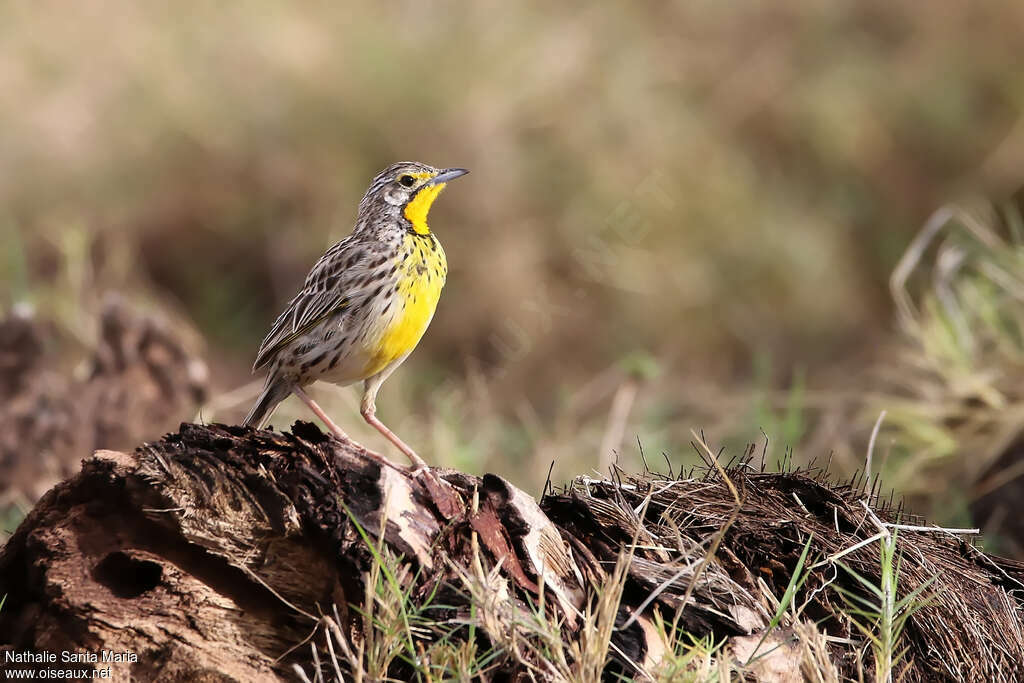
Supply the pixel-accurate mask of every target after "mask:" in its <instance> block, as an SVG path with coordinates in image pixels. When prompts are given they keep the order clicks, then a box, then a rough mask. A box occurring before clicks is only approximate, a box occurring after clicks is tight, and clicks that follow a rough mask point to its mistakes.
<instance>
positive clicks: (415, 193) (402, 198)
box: [359, 161, 469, 235]
mask: <svg viewBox="0 0 1024 683" xmlns="http://www.w3.org/2000/svg"><path fill="white" fill-rule="evenodd" d="M467 173H469V171H467V170H466V169H464V168H434V167H433V166H428V165H426V164H421V163H419V162H418V161H402V162H399V163H397V164H392V165H391V166H388V167H387V168H386V169H384V170H383V171H381V172H380V173H378V174H377V176H376V177H375V178H374V179H373V182H372V183H370V189H368V190H367V191H366V194H365V195H364V196H363V200H362V201H361V202H360V203H359V214H360V216H366V215H372V214H374V213H378V211H380V210H381V209H388V208H390V210H389V211H387V213H397V214H398V215H399V216H400V217H401V218H402V219H404V220H405V221H406V222H407V223H408V226H407V227H408V229H409V230H410V231H412V232H415V233H416V234H418V235H429V234H430V227H429V226H428V225H427V214H428V213H429V212H430V207H431V205H432V204H433V203H434V200H435V199H437V196H438V195H439V194H441V191H442V190H444V188H445V185H447V184H448V181H450V180H454V179H455V178H458V177H459V176H463V175H466V174H467Z"/></svg>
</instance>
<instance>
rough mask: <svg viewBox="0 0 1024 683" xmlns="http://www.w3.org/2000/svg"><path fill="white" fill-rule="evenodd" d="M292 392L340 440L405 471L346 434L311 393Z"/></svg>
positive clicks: (376, 459) (387, 465) (298, 389)
mask: <svg viewBox="0 0 1024 683" xmlns="http://www.w3.org/2000/svg"><path fill="white" fill-rule="evenodd" d="M292 392H294V393H295V395H296V396H298V397H299V398H300V399H302V402H303V403H305V404H306V405H307V406H309V409H310V410H312V411H313V414H314V415H316V416H317V417H319V418H320V419H321V420H322V421H323V423H324V424H325V425H327V429H329V430H331V433H332V434H334V436H335V437H336V438H337V439H338V440H339V441H341V442H342V443H346V444H349V445H351V446H355V447H356V448H359V449H360V450H361V451H363V453H365V454H366V455H367V457H369V458H370V459H371V460H374V461H376V462H377V463H378V464H380V465H384V466H386V467H390V468H392V469H394V470H398V471H399V472H402V473H404V470H403V469H402V468H401V467H399V466H398V465H396V464H395V463H393V462H391V461H390V460H388V459H387V458H385V457H384V456H383V455H381V454H380V453H375V452H373V451H371V450H370V449H368V448H366V447H365V446H363V445H362V444H359V443H356V442H355V441H354V440H353V439H352V438H351V437H350V436H349V435H348V434H346V433H345V432H344V431H343V430H342V428H341V427H339V426H338V425H336V424H334V420H332V419H331V418H329V417H328V416H327V413H325V412H324V409H323V408H321V407H320V406H319V405H317V402H316V401H314V400H313V399H312V398H310V396H309V394H307V393H306V392H305V391H303V389H302V388H301V387H295V388H293V389H292Z"/></svg>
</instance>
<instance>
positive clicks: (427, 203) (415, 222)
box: [405, 183, 447, 235]
mask: <svg viewBox="0 0 1024 683" xmlns="http://www.w3.org/2000/svg"><path fill="white" fill-rule="evenodd" d="M446 184H447V183H438V184H437V185H427V186H426V187H424V188H423V189H421V190H420V191H419V192H417V193H416V195H415V196H414V197H413V198H412V199H411V200H409V203H408V204H406V205H405V217H406V218H407V219H408V220H409V222H410V223H412V229H413V230H414V231H415V232H416V234H417V235H429V234H430V226H429V225H427V214H428V213H430V207H431V205H432V204H433V203H434V200H435V199H437V196H438V195H439V194H441V190H443V189H444V187H445V185H446Z"/></svg>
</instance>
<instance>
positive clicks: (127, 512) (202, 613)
mask: <svg viewBox="0 0 1024 683" xmlns="http://www.w3.org/2000/svg"><path fill="white" fill-rule="evenodd" d="M723 476H724V477H728V479H729V482H726V481H725V479H724V478H723ZM820 479H821V478H820V476H819V478H817V479H816V478H815V477H813V476H810V475H808V474H806V473H805V474H798V473H788V474H769V473H762V472H760V471H756V470H754V469H752V468H751V467H750V466H749V463H747V464H743V465H739V466H735V467H732V468H730V469H728V470H727V471H725V472H719V471H718V470H716V469H710V470H709V472H708V473H707V474H706V475H703V476H698V477H690V478H681V479H674V478H666V477H661V476H657V475H653V474H649V473H648V474H644V475H642V476H636V477H631V478H628V479H625V480H624V481H595V480H589V479H585V478H578V479H576V480H574V481H573V482H572V483H570V484H569V485H568V486H567V487H565V489H564V490H559V491H554V492H552V493H549V494H548V495H546V496H545V497H544V498H543V499H542V500H541V501H540V502H539V503H538V502H537V501H535V500H534V499H533V498H532V497H530V496H529V495H527V494H525V493H524V492H522V491H520V490H518V489H516V488H515V487H514V486H512V485H511V484H510V483H509V482H507V481H506V480H504V479H502V478H500V477H498V476H494V475H487V476H484V477H482V478H478V477H474V476H470V475H466V474H463V473H460V472H455V471H448V470H431V471H430V472H429V473H426V474H423V475H420V476H418V477H408V476H405V475H403V474H401V473H399V472H397V471H395V470H393V469H391V468H386V467H385V468H381V467H380V466H378V465H377V464H376V463H375V462H374V461H372V460H370V459H368V458H366V457H365V456H364V455H363V454H362V453H361V452H360V451H359V450H357V449H354V448H351V447H347V446H345V445H342V444H340V443H339V442H338V441H336V440H334V439H333V438H329V437H328V436H326V435H324V434H322V433H321V432H320V431H319V430H318V429H317V428H316V427H314V426H312V425H309V424H306V423H296V425H295V426H294V427H293V430H292V432H291V433H275V432H270V431H255V430H252V429H249V428H242V427H226V426H221V425H208V426H201V425H192V424H183V425H182V426H181V428H180V431H179V432H178V433H177V434H173V435H170V436H167V437H166V438H164V439H163V440H162V441H159V442H155V443H150V444H147V445H145V446H143V447H141V448H139V449H138V450H136V451H135V452H134V453H131V454H126V453H120V452H115V451H100V452H97V453H96V454H95V455H94V456H93V457H92V458H90V459H88V460H86V461H85V462H84V464H83V467H82V470H81V472H80V473H79V474H77V475H76V476H75V477H73V478H72V479H70V480H68V481H65V482H63V483H61V484H59V485H57V486H56V487H55V488H54V489H52V490H51V491H49V492H48V493H47V494H46V495H45V496H44V497H43V498H42V499H41V500H40V502H39V504H38V505H37V506H36V507H35V509H34V510H33V511H32V512H31V513H30V515H29V516H28V517H27V518H26V519H25V520H24V522H23V523H22V525H21V526H20V527H19V529H18V530H17V532H16V533H15V534H14V536H13V537H12V538H11V540H10V541H9V543H8V544H7V545H6V546H5V547H4V548H3V550H2V551H0V593H7V594H8V596H7V603H6V605H5V606H4V607H3V609H2V610H0V644H4V645H5V647H6V648H8V649H10V650H12V651H25V650H40V649H50V650H55V651H61V650H83V651H99V650H102V649H108V650H114V651H126V650H127V651H130V652H132V653H133V654H134V655H136V656H137V658H138V661H137V662H125V663H118V664H114V671H115V679H116V678H117V677H118V675H122V674H129V673H130V674H131V675H132V676H133V680H143V681H145V680H238V681H261V680H279V679H286V680H287V679H292V678H294V677H295V673H294V671H295V669H294V668H293V665H298V666H299V667H301V668H303V670H305V671H312V670H313V667H314V666H315V662H314V659H313V652H314V649H315V650H316V651H317V652H319V654H318V655H317V658H318V659H319V661H320V662H321V663H323V662H326V661H330V660H329V658H328V655H329V653H328V652H327V651H326V650H325V649H324V643H325V640H324V629H325V628H328V627H329V626H330V625H331V623H333V622H331V621H328V620H326V619H324V617H325V616H331V617H332V618H333V615H335V614H337V616H338V619H339V620H340V626H341V631H342V636H343V638H344V641H343V642H344V643H345V644H346V647H348V646H349V645H351V651H358V643H360V642H361V641H362V639H363V634H362V633H361V629H362V627H363V619H362V618H361V617H360V615H359V611H358V610H359V608H360V607H361V606H362V605H363V603H364V598H365V594H366V592H365V586H364V581H365V578H366V575H367V571H368V570H369V569H370V568H371V566H372V563H373V554H374V551H375V549H376V544H377V543H379V542H380V541H381V539H380V538H379V536H380V534H381V532H383V539H382V541H383V546H382V547H384V548H387V549H389V550H390V551H391V552H393V553H395V554H396V555H400V556H402V557H403V558H404V559H403V560H402V562H404V563H405V564H406V565H407V566H408V567H409V571H408V572H406V573H404V574H403V577H404V578H403V580H404V581H406V582H407V589H408V590H409V594H410V599H411V600H412V601H414V602H415V601H424V600H428V599H431V597H432V598H433V599H435V600H436V604H437V605H438V608H437V610H435V611H434V612H432V617H433V618H435V619H437V620H438V621H439V622H442V623H448V624H449V625H450V626H451V627H450V628H448V629H447V633H448V636H447V637H448V638H450V639H454V640H458V639H465V638H469V637H470V633H471V631H470V629H468V628H466V625H467V624H468V622H470V621H472V622H473V624H474V630H473V631H472V632H473V633H475V636H474V637H475V638H476V639H478V640H479V641H480V644H481V646H484V647H486V646H493V647H495V648H497V649H498V650H499V654H498V656H497V657H495V659H494V660H493V666H492V668H491V669H490V670H489V671H488V672H487V674H486V677H487V678H489V679H494V680H509V679H512V680H515V679H516V678H518V677H520V676H522V675H526V674H527V673H529V672H530V671H532V670H534V669H531V666H534V665H536V666H538V667H540V668H538V669H536V670H542V668H543V667H542V666H541V664H539V663H533V664H531V661H529V656H530V652H529V650H528V649H527V650H524V651H523V652H512V651H511V650H510V649H509V648H508V646H507V643H508V638H507V637H506V636H507V635H508V633H507V631H508V630H509V629H514V628H515V625H514V624H513V623H512V621H511V620H509V619H507V618H505V616H504V615H507V614H508V613H510V611H515V610H519V612H520V613H525V612H529V610H532V609H536V608H537V606H538V605H540V604H544V605H545V609H546V610H547V611H548V616H549V617H550V618H551V619H553V620H556V621H557V623H560V624H561V633H562V637H563V638H564V639H565V641H566V642H567V643H569V644H572V643H579V642H582V641H584V640H586V639H587V638H588V637H592V636H593V634H592V633H591V631H592V629H593V628H594V622H593V620H590V619H589V618H588V615H589V614H591V613H592V607H593V605H594V604H595V601H596V600H597V599H598V597H599V594H604V593H603V591H606V590H607V589H608V584H607V582H608V577H609V576H610V575H611V574H612V573H613V570H614V568H615V566H616V563H617V562H627V563H628V566H627V572H626V574H625V579H624V584H623V587H622V599H621V603H620V606H619V612H618V615H617V617H616V619H615V627H616V628H615V629H613V631H612V635H611V638H612V643H613V644H614V647H613V648H611V653H612V654H611V656H610V659H609V661H608V662H607V668H606V675H608V676H611V675H613V674H615V673H616V672H618V673H622V674H626V675H628V676H635V677H639V678H643V677H644V676H645V675H646V674H648V673H653V672H655V671H657V670H658V667H659V665H660V662H661V661H662V659H663V658H664V657H665V656H666V654H667V653H666V650H665V643H664V641H663V638H662V635H661V633H660V629H659V627H658V625H657V624H658V616H661V617H664V619H665V620H667V621H671V620H672V618H673V617H674V616H675V615H676V614H677V613H678V614H679V619H680V622H679V623H680V624H681V626H682V628H684V629H685V630H686V631H687V632H689V633H691V634H693V635H694V636H695V637H697V638H702V637H710V638H713V639H714V640H715V641H716V642H719V641H721V640H723V639H726V640H727V641H728V645H727V648H728V649H727V650H725V651H726V652H731V653H732V655H733V656H735V657H737V658H740V659H741V660H743V661H746V660H747V659H749V658H750V656H751V655H752V654H753V653H754V652H755V650H756V651H757V652H758V653H765V651H766V649H767V650H770V652H769V653H768V654H765V655H764V656H763V657H760V658H758V659H757V661H756V662H754V663H752V664H751V667H750V669H749V670H750V671H751V672H752V673H753V674H754V675H760V676H761V677H762V678H764V679H765V680H791V679H797V680H798V679H799V678H798V677H799V676H802V675H806V674H807V671H805V670H804V669H803V668H802V667H804V666H805V664H806V662H808V661H813V660H819V661H821V662H824V663H823V664H822V665H821V666H823V667H826V666H832V667H835V668H836V669H838V671H839V672H840V673H842V674H843V675H844V676H854V675H855V673H856V668H857V664H856V660H857V659H858V658H860V659H861V660H862V661H866V662H870V661H871V654H870V649H869V648H868V647H866V646H865V645H864V644H863V639H862V638H860V637H859V634H858V633H857V631H856V630H855V629H854V628H853V626H852V624H851V623H850V622H849V619H848V618H846V617H845V616H843V609H842V608H843V605H842V603H841V599H840V598H839V597H838V594H837V593H836V591H835V590H834V588H835V587H836V586H842V587H844V588H847V589H851V590H856V589H857V583H856V581H855V580H854V579H852V578H851V577H850V576H849V575H848V574H846V573H845V571H844V570H842V569H839V568H838V567H837V566H836V565H835V564H834V563H832V562H829V561H828V558H830V557H832V556H834V555H836V554H838V553H841V552H844V551H847V550H848V549H850V548H852V547H854V546H855V545H856V544H857V543H858V542H860V541H863V540H864V539H868V538H870V537H871V536H872V535H874V534H876V533H877V532H878V529H877V527H876V525H875V522H874V520H873V517H872V515H877V518H878V519H879V520H882V521H885V522H892V521H894V520H895V519H896V516H897V515H896V512H895V511H894V510H890V509H888V508H887V507H886V506H884V505H882V506H879V505H878V501H876V500H873V499H871V497H870V495H869V494H870V492H868V493H865V492H864V491H863V490H861V489H860V488H858V487H856V486H850V485H845V486H837V485H830V484H828V483H826V482H825V481H823V480H820ZM729 483H731V484H732V485H734V486H735V488H736V489H737V491H738V493H737V495H739V497H740V505H739V506H738V507H737V505H736V502H735V498H734V495H733V493H732V492H731V490H730V487H729V485H728V484H729ZM865 499H868V500H871V502H873V503H875V505H874V507H873V508H869V507H868V506H866V505H864V504H863V503H862V500H865ZM364 534H365V535H366V537H365V538H364ZM367 538H368V539H370V541H371V542H372V543H373V544H374V545H373V547H372V548H371V545H369V544H368V542H367ZM716 538H720V543H719V544H718V545H717V548H716V550H715V553H714V557H713V558H710V559H709V558H708V550H709V548H710V547H711V545H712V540H713V539H716ZM900 543H901V548H903V558H902V564H901V572H902V573H901V578H900V590H901V591H910V590H913V589H914V588H915V587H917V586H918V585H920V584H921V583H923V582H925V581H928V580H929V579H930V578H932V577H936V578H935V584H934V585H933V586H932V588H930V589H929V593H931V594H933V597H932V599H931V601H930V602H929V603H928V605H927V606H925V607H924V608H923V609H922V610H921V611H920V612H918V613H917V614H915V615H914V616H913V617H912V618H911V620H910V622H909V625H908V627H907V631H906V634H905V635H904V640H903V644H904V645H906V646H908V647H909V650H908V652H907V654H906V661H907V662H908V663H909V668H908V670H907V672H906V678H905V679H904V680H912V681H913V680H944V679H948V678H962V679H965V680H979V681H981V680H985V681H991V680H1013V679H1014V677H1015V676H1016V675H1017V673H1018V671H1019V669H1018V667H1019V665H1020V662H1022V661H1024V636H1022V621H1024V618H1022V616H1021V615H1022V611H1021V604H1020V600H1021V590H1022V588H1024V584H1022V583H1021V581H1022V580H1024V570H1022V568H1021V567H1020V566H1019V565H1017V564H1014V563H1012V562H1009V561H1006V560H1000V559H998V558H994V557H990V556H987V555H985V554H983V553H982V552H980V551H979V550H977V549H976V548H975V547H974V546H972V545H971V544H970V543H969V542H966V541H964V540H961V539H960V538H957V537H954V536H951V535H949V534H946V533H942V532H918V531H901V532H900ZM807 544H809V545H810V552H809V557H810V560H809V566H811V567H812V568H811V569H810V571H809V575H808V578H807V580H806V581H805V582H804V583H803V585H802V588H801V589H800V591H799V592H798V594H797V596H796V604H798V605H799V606H801V607H802V612H801V617H800V619H798V620H796V621H793V622H791V623H786V624H784V625H783V627H782V628H778V629H775V630H772V631H770V632H768V631H767V629H768V626H769V623H770V621H771V619H772V615H773V614H774V612H775V606H774V605H775V603H774V602H773V601H772V600H771V599H770V597H769V596H770V595H773V596H781V595H782V594H783V593H784V591H785V589H786V586H787V585H788V583H789V581H790V578H791V576H792V574H793V571H794V569H795V567H796V564H797V559H798V558H799V556H800V554H801V552H802V550H803V549H804V547H805V546H806V545H807ZM843 561H844V562H845V563H846V564H847V565H848V566H850V567H851V568H853V569H854V570H856V571H857V572H858V573H860V574H861V575H862V576H864V577H865V578H867V579H868V580H869V581H874V582H877V580H878V571H879V569H878V550H877V544H866V545H863V546H862V547H860V548H859V549H856V550H853V551H852V552H848V553H846V554H845V555H844V556H843ZM481 572H482V574H481ZM472 577H478V578H481V581H483V583H478V584H473V581H474V580H473V579H472ZM473 585H476V587H475V588H473V587H472V586H473ZM474 591H476V592H477V593H480V594H479V595H478V596H477V597H481V595H482V597H483V598H485V599H484V600H482V601H480V602H478V604H477V606H476V609H475V612H472V613H471V612H470V610H469V608H468V600H469V596H470V594H472V593H473V592H474ZM481 591H482V593H481ZM541 591H543V592H544V596H543V598H544V599H543V601H542V600H541V597H542V596H541V595H540V592H541ZM438 596H442V597H443V599H440V598H439V597H438ZM418 637H420V638H422V639H423V641H424V642H423V643H422V645H423V646H424V648H426V646H427V645H429V641H430V640H431V639H433V638H437V637H440V636H439V634H438V633H434V632H433V631H431V630H430V629H421V631H419V632H418ZM762 637H764V640H763V641H762ZM765 643H767V644H768V645H769V646H770V647H769V648H766V647H765ZM759 646H760V649H758V647H759ZM566 651H567V652H579V651H580V650H578V649H576V650H574V649H572V648H571V647H570V648H568V649H567V650H566ZM340 660H341V665H342V666H346V667H347V666H348V664H347V662H346V660H345V658H344V657H340ZM407 666H408V665H407V664H406V663H404V662H403V661H402V660H401V659H400V658H396V659H395V661H394V663H393V665H392V670H391V671H390V672H389V673H390V674H391V675H392V676H394V677H395V678H397V679H403V677H404V676H406V675H408V673H409V672H408V670H407V668H403V667H407ZM328 670H329V669H328ZM332 675H333V674H332Z"/></svg>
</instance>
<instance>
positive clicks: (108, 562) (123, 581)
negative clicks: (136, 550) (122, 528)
mask: <svg viewBox="0 0 1024 683" xmlns="http://www.w3.org/2000/svg"><path fill="white" fill-rule="evenodd" d="M162 575H163V567H161V566H160V565H159V564H157V563H156V562H150V561H148V560H137V559H135V558H133V557H129V556H128V555H126V554H125V553H123V552H121V551H117V552H114V553H110V554H109V555H107V556H106V557H104V558H103V559H102V560H101V561H100V563H99V564H97V565H96V568H95V569H94V570H93V578H94V579H96V581H98V582H99V583H101V584H103V585H104V586H106V587H107V588H109V589H110V591H111V592H112V593H113V594H114V595H116V596H117V597H119V598H137V597H139V596H140V595H142V594H143V593H146V592H149V591H151V590H153V589H154V588H156V586H157V585H158V584H159V583H160V577H161V576H162Z"/></svg>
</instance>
